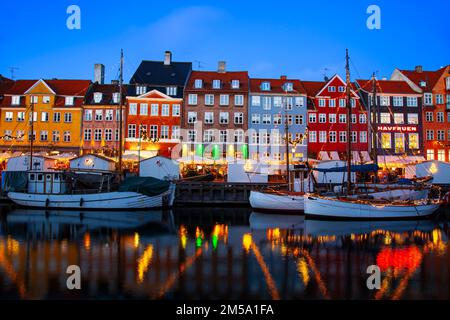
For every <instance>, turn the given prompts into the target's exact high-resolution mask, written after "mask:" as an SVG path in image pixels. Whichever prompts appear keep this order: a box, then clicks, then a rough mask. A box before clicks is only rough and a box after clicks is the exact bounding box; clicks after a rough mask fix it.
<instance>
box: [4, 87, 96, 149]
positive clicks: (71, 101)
mask: <svg viewBox="0 0 450 320" xmlns="http://www.w3.org/2000/svg"><path fill="white" fill-rule="evenodd" d="M90 85H91V81H89V80H37V81H36V80H18V81H15V83H14V85H12V86H11V87H10V88H8V89H7V90H6V91H5V92H4V97H3V99H2V101H1V103H0V109H1V115H0V151H3V152H8V151H9V152H14V151H28V150H30V142H31V139H32V137H33V135H34V143H33V150H35V151H36V152H38V151H45V152H57V151H59V152H61V153H62V152H74V153H79V152H80V147H81V143H82V139H81V128H82V107H83V102H84V97H85V95H86V92H87V91H88V89H89V87H90ZM31 114H33V117H31ZM31 119H33V121H31ZM32 127H33V132H34V134H31V132H32V131H31V128H32Z"/></svg>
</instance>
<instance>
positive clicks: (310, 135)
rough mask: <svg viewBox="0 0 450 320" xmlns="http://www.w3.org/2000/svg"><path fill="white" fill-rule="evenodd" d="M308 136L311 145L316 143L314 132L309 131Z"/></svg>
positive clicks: (315, 133)
mask: <svg viewBox="0 0 450 320" xmlns="http://www.w3.org/2000/svg"><path fill="white" fill-rule="evenodd" d="M308 135H309V142H312V143H315V142H317V132H316V131H310V132H309V134H308Z"/></svg>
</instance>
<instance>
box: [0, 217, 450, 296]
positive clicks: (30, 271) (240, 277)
mask: <svg viewBox="0 0 450 320" xmlns="http://www.w3.org/2000/svg"><path fill="white" fill-rule="evenodd" d="M0 221H1V222H0V298H22V299H53V298H62V299H76V298H90V299H110V298H112V299H117V298H119V299H123V298H124V299H127V298H145V299H161V298H162V299H176V298H185V299H244V298H247V299H424V298H427V299H431V298H433V299H449V298H450V289H449V286H448V283H449V280H450V253H449V251H450V249H449V247H448V235H449V231H448V224H447V223H446V222H440V223H436V222H434V221H391V222H383V221H378V222H364V221H361V222H339V221H315V220H305V219H304V218H303V217H301V216H280V215H267V214H260V213H256V212H253V213H252V212H249V210H248V208H221V209H217V208H177V209H176V210H175V211H174V212H172V211H165V212H163V211H149V212H108V213H104V212H76V211H37V210H24V209H16V210H13V211H10V212H6V213H5V214H3V215H2V219H1V220H0ZM71 264H76V265H79V266H80V267H81V270H82V279H83V280H82V290H81V291H78V292H74V291H69V290H67V288H66V279H67V275H66V273H65V271H66V268H67V266H68V265H71ZM373 264H377V265H378V266H379V267H380V269H381V272H382V285H381V290H378V291H370V290H368V289H367V287H366V279H367V273H366V269H367V267H368V266H369V265H373Z"/></svg>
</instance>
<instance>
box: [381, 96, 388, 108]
mask: <svg viewBox="0 0 450 320" xmlns="http://www.w3.org/2000/svg"><path fill="white" fill-rule="evenodd" d="M380 105H381V106H384V107H388V106H389V97H386V96H381V97H380Z"/></svg>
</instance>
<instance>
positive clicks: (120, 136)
mask: <svg viewBox="0 0 450 320" xmlns="http://www.w3.org/2000/svg"><path fill="white" fill-rule="evenodd" d="M122 86H123V49H121V50H120V77H119V173H120V174H122V148H123V138H122V135H123V132H122V131H123V128H122V127H123V119H122V116H123V108H122V94H123V92H122Z"/></svg>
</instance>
